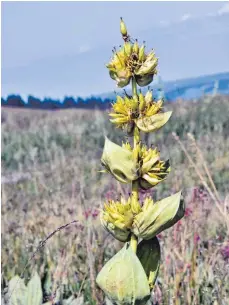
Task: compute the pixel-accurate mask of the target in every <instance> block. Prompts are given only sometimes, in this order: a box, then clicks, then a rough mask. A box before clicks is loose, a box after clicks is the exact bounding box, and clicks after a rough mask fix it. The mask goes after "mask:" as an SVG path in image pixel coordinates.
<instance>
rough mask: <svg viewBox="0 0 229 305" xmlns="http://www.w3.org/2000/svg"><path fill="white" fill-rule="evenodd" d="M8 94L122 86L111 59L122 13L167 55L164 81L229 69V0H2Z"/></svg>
mask: <svg viewBox="0 0 229 305" xmlns="http://www.w3.org/2000/svg"><path fill="white" fill-rule="evenodd" d="M1 5H2V10H1V14H2V58H1V62H2V66H1V67H2V96H7V95H8V94H21V95H22V96H23V97H26V96H27V95H29V94H31V95H34V96H36V97H39V98H43V97H45V96H46V97H52V98H63V97H64V96H67V95H68V96H69V95H73V96H90V95H92V94H100V93H103V92H109V91H112V90H114V89H115V83H114V81H112V80H111V79H110V78H109V76H108V72H107V69H106V67H105V64H106V63H107V62H108V61H109V59H110V56H111V54H112V53H111V50H112V48H113V46H119V45H120V43H121V42H122V40H121V36H120V32H119V18H120V17H121V16H122V17H123V18H124V20H125V22H126V24H127V27H128V30H129V32H130V34H131V35H132V36H133V37H134V38H138V39H139V41H140V42H141V41H143V40H146V43H147V46H148V47H149V49H151V48H152V47H153V48H154V49H155V51H156V55H158V57H159V67H160V68H159V73H160V76H161V77H162V79H163V80H175V79H182V78H188V77H197V76H199V75H205V74H212V73H218V72H225V71H229V18H228V17H229V2H221V1H218V2H142V1H141V2H140V1H139V2H55V1H54V2H48V1H47V2H2V3H1Z"/></svg>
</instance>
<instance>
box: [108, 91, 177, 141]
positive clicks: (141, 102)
mask: <svg viewBox="0 0 229 305" xmlns="http://www.w3.org/2000/svg"><path fill="white" fill-rule="evenodd" d="M162 104H163V100H162V99H160V100H158V101H155V100H154V99H153V94H152V91H148V92H147V93H146V95H145V96H144V95H143V94H142V93H139V94H138V95H135V96H133V97H132V96H128V95H126V96H124V97H121V96H117V97H116V101H115V103H113V105H112V111H111V112H110V113H109V116H110V117H111V119H110V121H111V122H112V123H113V124H115V125H116V126H117V127H118V128H122V129H124V130H125V129H126V131H127V133H128V135H129V136H131V135H133V129H134V125H135V124H136V125H137V126H138V128H139V129H140V130H142V131H144V132H150V131H155V130H157V129H159V128H161V127H162V126H164V125H165V123H166V122H167V121H168V120H169V118H170V116H171V112H165V113H162V112H161V110H162Z"/></svg>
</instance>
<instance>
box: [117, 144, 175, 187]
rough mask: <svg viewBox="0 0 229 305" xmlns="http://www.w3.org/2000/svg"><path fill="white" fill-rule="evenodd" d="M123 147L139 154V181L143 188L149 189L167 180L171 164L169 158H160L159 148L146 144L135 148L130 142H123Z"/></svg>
mask: <svg viewBox="0 0 229 305" xmlns="http://www.w3.org/2000/svg"><path fill="white" fill-rule="evenodd" d="M122 147H123V148H125V149H126V150H129V151H132V153H133V155H134V154H137V155H138V164H139V177H138V182H139V186H140V187H141V188H142V189H144V190H147V189H149V188H151V187H153V186H155V185H157V184H158V183H159V182H162V181H163V180H165V178H166V177H167V175H168V173H169V172H170V164H169V160H167V161H161V160H160V154H159V152H158V150H157V148H155V149H152V148H149V149H148V148H147V146H146V145H141V144H138V145H137V146H136V147H135V149H134V150H133V149H132V147H131V145H130V143H129V142H127V143H123V144H122ZM133 158H134V157H133Z"/></svg>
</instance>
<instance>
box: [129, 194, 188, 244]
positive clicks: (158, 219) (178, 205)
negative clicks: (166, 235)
mask: <svg viewBox="0 0 229 305" xmlns="http://www.w3.org/2000/svg"><path fill="white" fill-rule="evenodd" d="M184 212H185V207H184V201H183V200H181V192H178V193H176V194H174V195H172V196H170V197H167V198H165V199H162V200H160V201H158V202H156V203H155V204H153V203H152V204H150V205H149V206H148V207H147V209H145V210H143V212H141V213H139V214H138V215H136V216H135V221H134V225H133V227H134V228H133V233H134V234H135V235H136V236H138V237H141V238H143V239H146V240H147V239H151V238H153V237H154V236H156V235H157V234H159V233H160V232H162V231H164V230H166V229H168V228H170V227H171V226H173V225H174V224H175V223H176V222H177V221H178V220H180V219H181V218H182V217H183V216H184Z"/></svg>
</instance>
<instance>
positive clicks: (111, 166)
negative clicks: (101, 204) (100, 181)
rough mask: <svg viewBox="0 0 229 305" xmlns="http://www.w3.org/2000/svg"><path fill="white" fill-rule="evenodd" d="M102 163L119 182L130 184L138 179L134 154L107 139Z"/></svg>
mask: <svg viewBox="0 0 229 305" xmlns="http://www.w3.org/2000/svg"><path fill="white" fill-rule="evenodd" d="M101 162H102V164H103V165H104V167H105V168H106V170H107V171H108V172H110V173H111V174H112V175H113V176H114V177H115V178H116V179H117V180H118V181H120V182H122V183H130V182H131V181H133V180H136V179H137V178H138V175H137V165H136V162H135V161H134V159H133V155H132V152H131V151H129V150H127V149H125V148H123V147H121V146H119V145H117V144H115V143H113V142H111V141H110V140H109V139H108V138H107V137H106V138H105V145H104V149H103V155H102V158H101Z"/></svg>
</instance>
